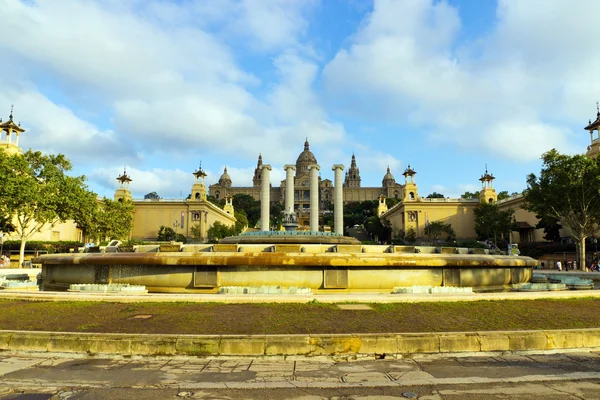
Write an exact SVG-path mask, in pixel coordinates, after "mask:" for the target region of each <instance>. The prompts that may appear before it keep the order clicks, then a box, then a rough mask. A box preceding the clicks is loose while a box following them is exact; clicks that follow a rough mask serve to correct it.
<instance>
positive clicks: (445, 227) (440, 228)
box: [425, 221, 454, 242]
mask: <svg viewBox="0 0 600 400" xmlns="http://www.w3.org/2000/svg"><path fill="white" fill-rule="evenodd" d="M425 234H426V235H427V236H429V237H430V238H431V239H432V240H433V241H434V242H435V241H437V240H439V238H440V237H441V236H442V235H446V236H448V237H453V236H454V229H452V225H451V224H447V223H445V222H442V221H433V222H430V223H429V224H427V226H426V227H425Z"/></svg>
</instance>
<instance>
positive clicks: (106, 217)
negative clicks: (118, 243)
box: [75, 193, 133, 242]
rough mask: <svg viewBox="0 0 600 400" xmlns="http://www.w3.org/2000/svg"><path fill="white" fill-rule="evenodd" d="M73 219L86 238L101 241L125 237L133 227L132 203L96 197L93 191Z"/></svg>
mask: <svg viewBox="0 0 600 400" xmlns="http://www.w3.org/2000/svg"><path fill="white" fill-rule="evenodd" d="M75 220H77V221H78V225H79V227H80V228H81V229H82V230H83V231H84V233H85V236H86V238H90V239H95V240H97V241H99V242H100V241H102V240H106V239H127V238H128V237H129V234H130V233H131V230H132V228H133V203H132V202H131V201H130V200H124V201H113V200H110V199H107V198H104V199H102V200H100V201H98V200H97V199H96V195H95V194H94V193H90V196H89V197H87V198H86V199H85V201H83V202H82V206H81V207H80V209H79V210H78V211H77V214H76V216H75Z"/></svg>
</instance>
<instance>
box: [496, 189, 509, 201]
mask: <svg viewBox="0 0 600 400" xmlns="http://www.w3.org/2000/svg"><path fill="white" fill-rule="evenodd" d="M510 196H511V195H510V194H508V190H503V191H501V192H500V193H498V200H504V199H508V198H509V197H510Z"/></svg>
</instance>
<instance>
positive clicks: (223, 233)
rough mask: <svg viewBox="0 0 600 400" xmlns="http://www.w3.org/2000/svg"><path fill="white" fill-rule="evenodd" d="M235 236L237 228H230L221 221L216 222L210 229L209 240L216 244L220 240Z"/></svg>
mask: <svg viewBox="0 0 600 400" xmlns="http://www.w3.org/2000/svg"><path fill="white" fill-rule="evenodd" d="M234 234H235V227H234V226H232V227H229V226H227V225H225V224H223V223H221V222H219V221H216V222H215V223H214V224H212V226H211V227H210V228H208V239H209V240H210V241H211V242H216V241H218V240H219V239H223V238H224V237H227V236H233V235H234Z"/></svg>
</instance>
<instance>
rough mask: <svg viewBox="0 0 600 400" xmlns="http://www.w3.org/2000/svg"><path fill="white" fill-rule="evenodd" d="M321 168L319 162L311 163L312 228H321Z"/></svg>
mask: <svg viewBox="0 0 600 400" xmlns="http://www.w3.org/2000/svg"><path fill="white" fill-rule="evenodd" d="M319 169H320V167H319V166H318V165H317V164H313V165H309V166H308V171H309V173H310V230H311V231H312V232H317V231H318V230H319Z"/></svg>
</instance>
